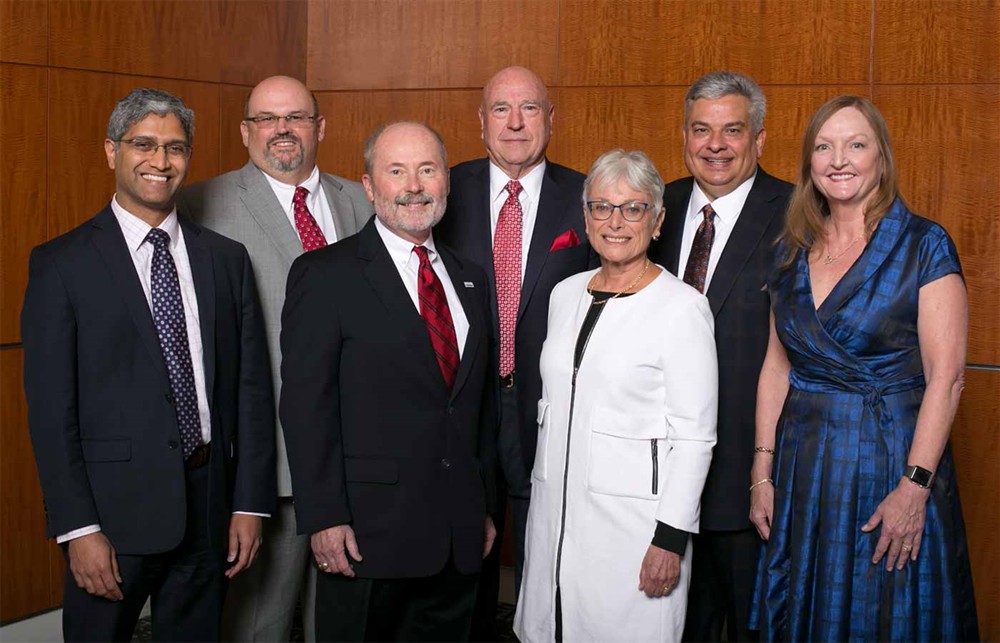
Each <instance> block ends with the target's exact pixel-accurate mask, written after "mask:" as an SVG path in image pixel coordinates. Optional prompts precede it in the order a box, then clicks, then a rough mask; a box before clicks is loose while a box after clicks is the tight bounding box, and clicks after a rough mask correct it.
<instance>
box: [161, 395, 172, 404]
mask: <svg viewBox="0 0 1000 643" xmlns="http://www.w3.org/2000/svg"><path fill="white" fill-rule="evenodd" d="M163 397H164V398H166V400H167V404H169V405H170V406H173V405H174V394H173V393H164V394H163Z"/></svg>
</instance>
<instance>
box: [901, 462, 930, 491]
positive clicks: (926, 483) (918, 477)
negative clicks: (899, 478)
mask: <svg viewBox="0 0 1000 643" xmlns="http://www.w3.org/2000/svg"><path fill="white" fill-rule="evenodd" d="M903 477H904V478H907V479H908V480H909V481H910V482H912V483H913V484H915V485H917V486H918V487H923V488H924V489H929V488H930V486H931V483H933V482H934V472H933V471H928V470H927V469H925V468H923V467H918V466H916V465H915V464H911V465H910V466H908V467H906V469H904V470H903Z"/></svg>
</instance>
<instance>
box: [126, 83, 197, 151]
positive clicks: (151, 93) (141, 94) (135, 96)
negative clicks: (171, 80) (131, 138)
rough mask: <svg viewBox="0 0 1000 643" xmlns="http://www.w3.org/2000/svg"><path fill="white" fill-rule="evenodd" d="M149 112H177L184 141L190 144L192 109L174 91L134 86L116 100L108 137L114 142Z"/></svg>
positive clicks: (157, 113)
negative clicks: (134, 87) (124, 95)
mask: <svg viewBox="0 0 1000 643" xmlns="http://www.w3.org/2000/svg"><path fill="white" fill-rule="evenodd" d="M150 114H156V115H157V116H166V115H167V114H173V115H174V116H176V117H177V120H179V121H180V122H181V128H183V130H184V135H185V136H186V137H187V141H186V142H187V143H188V144H189V145H190V144H191V142H192V140H193V139H194V111H192V110H191V108H189V107H188V106H187V105H185V104H184V101H182V100H181V99H180V98H178V97H176V96H174V95H173V94H171V93H169V92H165V91H163V90H162V89H151V88H148V87H140V88H138V89H133V90H132V91H131V92H129V94H128V96H126V97H125V98H123V99H121V100H120V101H118V103H117V104H116V105H115V108H114V110H112V112H111V118H109V119H108V139H110V140H112V141H115V142H116V143H117V141H120V140H121V138H122V137H123V136H125V133H126V132H127V131H128V130H129V128H131V127H132V126H133V125H135V124H136V123H138V122H139V121H141V120H142V119H144V118H146V117H147V116H149V115H150Z"/></svg>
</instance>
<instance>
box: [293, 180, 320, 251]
mask: <svg viewBox="0 0 1000 643" xmlns="http://www.w3.org/2000/svg"><path fill="white" fill-rule="evenodd" d="M307 194H309V190H307V189H305V188H304V187H302V186H301V185H300V186H299V187H297V188H295V196H293V197H292V212H293V213H294V214H295V229H296V230H297V231H298V233H299V239H300V240H301V241H302V249H303V250H305V251H306V252H309V251H310V250H316V249H317V248H322V247H324V246H326V237H325V236H323V231H322V230H320V229H319V225H318V224H317V223H316V219H314V218H313V215H312V213H311V212H309V208H308V207H307V206H306V195H307Z"/></svg>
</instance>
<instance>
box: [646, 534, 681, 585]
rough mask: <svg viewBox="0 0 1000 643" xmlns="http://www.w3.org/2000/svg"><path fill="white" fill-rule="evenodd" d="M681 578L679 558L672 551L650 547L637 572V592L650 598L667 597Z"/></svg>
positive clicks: (654, 546)
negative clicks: (643, 593) (641, 592)
mask: <svg viewBox="0 0 1000 643" xmlns="http://www.w3.org/2000/svg"><path fill="white" fill-rule="evenodd" d="M680 578H681V557H680V556H678V555H677V554H675V553H674V552H672V551H667V550H666V549H660V548H659V547H657V546H656V545H650V546H649V549H647V550H646V557H645V558H643V559H642V568H641V569H640V570H639V590H640V591H643V592H645V593H646V596H648V597H650V598H660V597H661V596H667V595H668V594H670V592H672V591H674V588H676V587H677V583H678V582H679V581H680Z"/></svg>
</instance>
